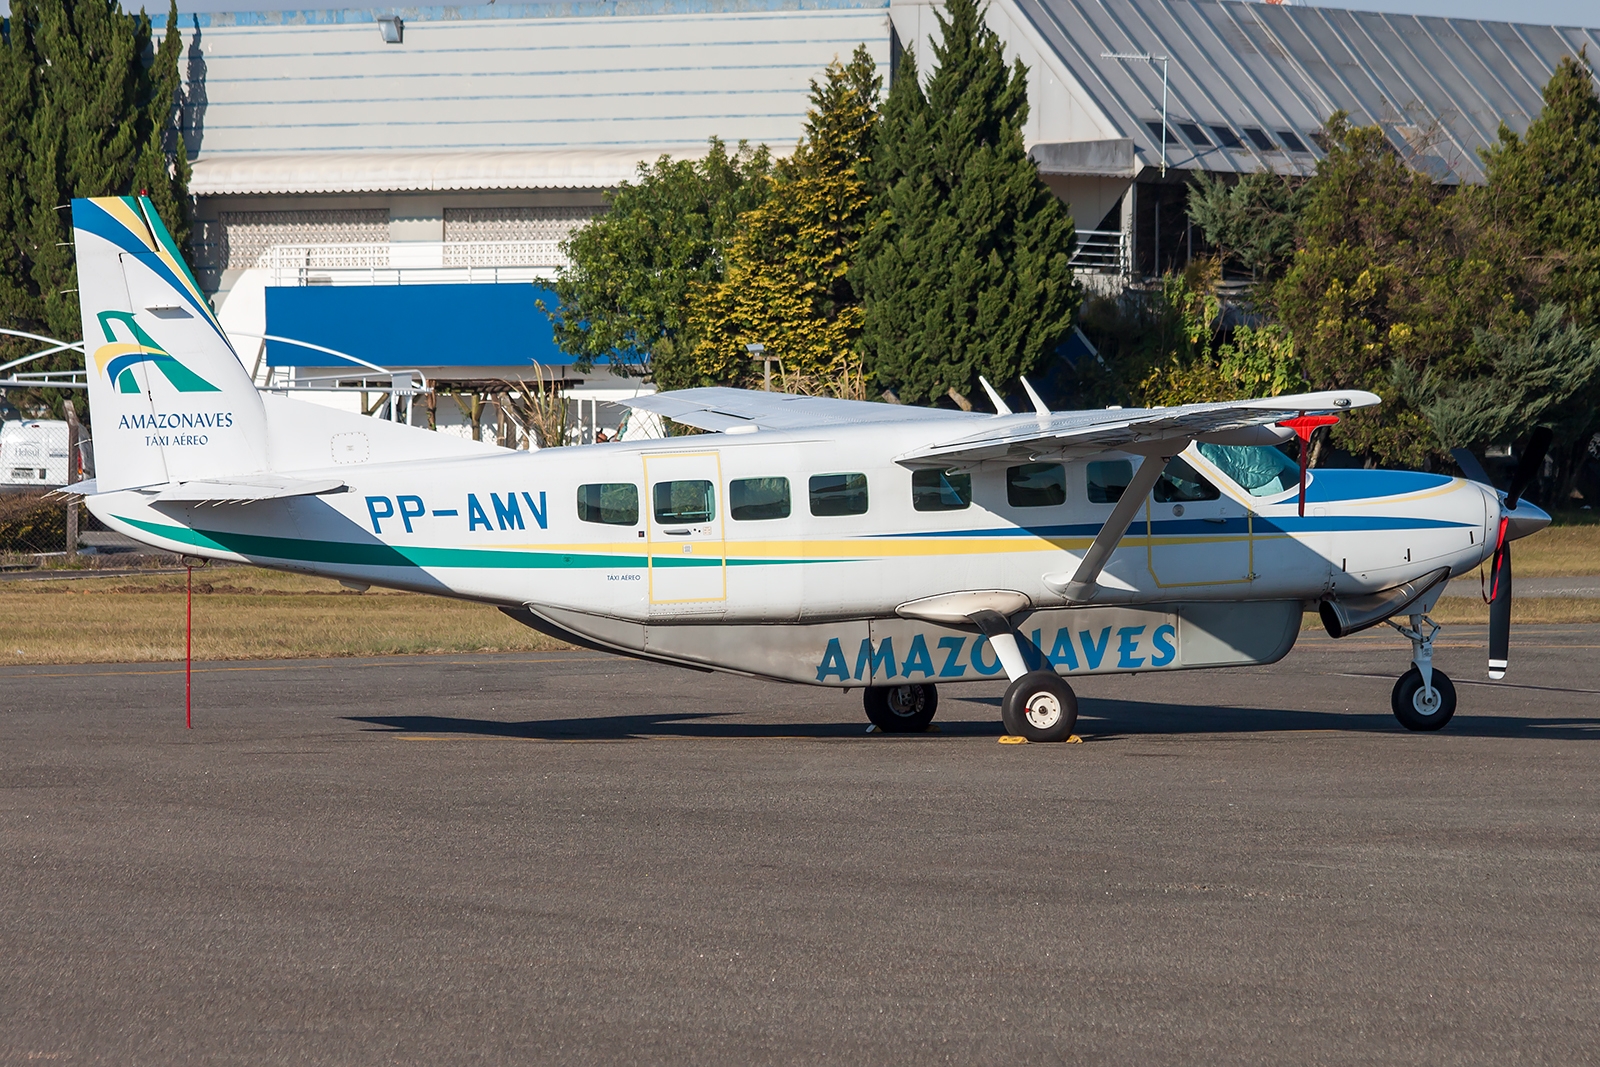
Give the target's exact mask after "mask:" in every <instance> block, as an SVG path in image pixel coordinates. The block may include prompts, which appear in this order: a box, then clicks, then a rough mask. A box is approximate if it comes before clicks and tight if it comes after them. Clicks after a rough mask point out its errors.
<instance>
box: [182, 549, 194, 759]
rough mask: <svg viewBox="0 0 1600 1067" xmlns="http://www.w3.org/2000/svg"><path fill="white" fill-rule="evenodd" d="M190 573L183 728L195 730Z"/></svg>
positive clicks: (184, 650)
mask: <svg viewBox="0 0 1600 1067" xmlns="http://www.w3.org/2000/svg"><path fill="white" fill-rule="evenodd" d="M184 569H185V570H187V571H188V572H189V599H188V603H186V604H185V605H184V623H183V728H184V729H185V730H193V729H194V718H193V713H192V708H193V698H194V568H193V567H185V568H184Z"/></svg>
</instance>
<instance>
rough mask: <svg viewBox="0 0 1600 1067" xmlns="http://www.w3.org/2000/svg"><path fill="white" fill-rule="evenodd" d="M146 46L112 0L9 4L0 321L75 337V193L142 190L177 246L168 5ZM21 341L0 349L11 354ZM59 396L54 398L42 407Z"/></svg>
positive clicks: (174, 70) (176, 39)
mask: <svg viewBox="0 0 1600 1067" xmlns="http://www.w3.org/2000/svg"><path fill="white" fill-rule="evenodd" d="M150 46H151V32H150V20H149V19H148V18H146V17H145V16H144V15H143V14H142V13H141V14H139V15H126V14H123V12H122V11H121V9H120V8H119V7H118V5H117V4H116V3H115V2H108V0H14V2H13V3H12V5H11V17H10V19H9V20H8V24H7V33H6V35H5V40H4V46H3V48H0V166H3V172H0V227H3V232H0V241H3V242H4V250H5V253H6V254H5V257H4V259H5V262H4V263H3V264H0V322H3V324H4V325H6V326H10V327H12V328H15V329H21V330H26V331H28V332H31V333H40V334H48V335H51V336H55V337H62V338H72V337H76V336H77V335H78V332H79V328H80V324H79V317H78V298H77V283H76V281H75V280H74V273H75V272H74V270H73V260H72V248H71V245H70V243H69V242H70V239H71V236H72V234H71V219H70V217H69V215H68V213H67V211H66V210H64V207H63V206H64V205H65V204H66V203H68V201H70V200H71V199H72V198H73V197H75V196H109V195H120V194H128V193H137V192H139V191H141V190H146V191H148V192H149V195H150V197H151V199H152V200H153V201H154V202H155V204H156V207H157V209H158V210H159V211H160V213H161V215H162V218H163V219H164V220H165V221H166V223H167V228H168V229H169V230H170V231H171V232H172V233H173V236H174V237H175V238H177V239H178V240H179V242H180V246H181V245H182V244H183V243H185V242H186V240H187V236H188V233H189V226H190V223H189V210H188V192H187V181H188V161H187V159H186V158H185V155H184V147H183V140H182V137H181V136H180V135H179V132H178V128H177V124H176V104H177V95H178V92H179V80H178V60H179V58H180V54H181V52H182V42H181V39H180V36H179V33H178V28H177V8H176V5H175V4H174V5H172V6H171V7H169V14H168V20H167V28H166V35H165V37H164V39H163V40H162V42H161V45H160V48H159V49H158V50H156V51H155V52H154V53H153V54H152V52H151V47H150ZM147 58H148V59H149V62H148V63H147V62H146V60H147ZM30 344H31V343H30V342H21V341H19V342H16V343H15V344H10V345H5V346H3V347H0V351H7V352H10V353H12V354H13V356H14V355H18V354H21V353H22V352H26V351H28V350H29V349H28V347H25V346H28V345H30ZM80 361H81V357H80V356H78V355H76V354H75V353H71V352H67V353H62V354H60V355H58V356H56V357H53V358H51V357H47V358H46V359H44V360H40V361H38V362H36V363H33V364H29V365H28V367H27V369H28V370H62V369H68V368H71V367H75V366H77V365H78V364H79V362H80ZM21 399H22V400H23V401H27V400H28V399H34V398H27V397H24V398H21ZM44 399H46V400H51V398H48V397H47V398H44ZM58 405H59V398H53V402H51V404H50V406H58Z"/></svg>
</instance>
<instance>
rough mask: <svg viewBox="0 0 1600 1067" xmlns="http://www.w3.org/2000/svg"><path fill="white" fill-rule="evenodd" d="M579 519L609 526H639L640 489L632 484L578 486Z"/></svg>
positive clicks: (601, 483) (616, 483)
mask: <svg viewBox="0 0 1600 1067" xmlns="http://www.w3.org/2000/svg"><path fill="white" fill-rule="evenodd" d="M578 518H580V519H582V520H583V521H584V522H603V523H605V524H606V525H607V526H637V525H638V524H639V487H638V486H637V485H634V484H633V483H631V482H597V483H595V484H593V485H580V486H578Z"/></svg>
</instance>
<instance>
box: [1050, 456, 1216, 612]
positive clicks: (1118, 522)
mask: <svg viewBox="0 0 1600 1067" xmlns="http://www.w3.org/2000/svg"><path fill="white" fill-rule="evenodd" d="M1161 446H1162V452H1168V451H1169V450H1170V454H1167V455H1152V456H1146V457H1145V460H1144V462H1143V463H1141V464H1139V469H1138V470H1136V471H1134V472H1133V481H1131V482H1130V483H1129V484H1128V487H1127V488H1126V489H1124V490H1123V491H1122V496H1121V497H1120V498H1119V499H1118V500H1117V506H1116V507H1115V508H1112V509H1111V517H1110V518H1108V519H1106V521H1105V525H1103V526H1101V527H1100V532H1099V533H1098V534H1096V535H1095V539H1094V543H1093V544H1091V545H1090V546H1089V551H1088V552H1085V553H1084V555H1083V561H1082V562H1081V563H1079V564H1078V569H1077V571H1076V572H1074V573H1073V575H1072V577H1070V578H1068V577H1067V575H1066V574H1065V573H1062V574H1047V575H1045V576H1044V584H1045V585H1047V586H1049V587H1050V588H1051V589H1054V590H1055V591H1056V592H1058V593H1060V594H1061V595H1062V596H1064V597H1066V598H1067V599H1068V600H1070V601H1074V602H1076V603H1088V602H1089V601H1091V600H1093V599H1094V598H1095V594H1096V593H1098V592H1099V591H1100V587H1099V586H1098V585H1097V584H1095V583H1096V581H1097V580H1098V579H1099V577H1100V572H1101V571H1103V570H1105V566H1106V564H1107V563H1108V562H1110V560H1111V553H1113V552H1115V551H1116V550H1117V545H1118V544H1119V543H1121V541H1122V538H1123V535H1124V534H1126V533H1127V532H1128V526H1129V524H1131V523H1132V522H1133V518H1134V516H1135V515H1137V514H1138V513H1139V509H1140V508H1141V507H1143V506H1144V498H1145V497H1147V496H1149V495H1150V490H1152V489H1154V488H1155V485H1156V479H1157V478H1160V477H1161V472H1162V471H1164V470H1166V469H1167V461H1168V460H1170V459H1171V458H1172V457H1173V456H1175V455H1177V454H1178V453H1179V452H1182V451H1183V450H1184V449H1185V448H1188V447H1189V442H1188V441H1187V440H1179V441H1172V440H1167V441H1162V442H1161Z"/></svg>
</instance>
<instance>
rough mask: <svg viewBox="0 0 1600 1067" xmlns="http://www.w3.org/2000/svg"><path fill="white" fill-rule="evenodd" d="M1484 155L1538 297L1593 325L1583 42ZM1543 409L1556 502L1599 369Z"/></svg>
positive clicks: (1599, 122)
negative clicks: (1517, 124) (1551, 437)
mask: <svg viewBox="0 0 1600 1067" xmlns="http://www.w3.org/2000/svg"><path fill="white" fill-rule="evenodd" d="M1484 162H1485V164H1486V167H1485V169H1486V171H1487V172H1488V179H1489V180H1488V185H1487V186H1486V187H1485V189H1484V190H1483V191H1482V194H1481V198H1480V199H1481V201H1482V204H1483V207H1482V210H1484V211H1485V212H1486V214H1487V215H1488V216H1489V220H1488V221H1489V222H1490V224H1491V225H1498V226H1503V227H1504V228H1505V229H1506V230H1508V231H1509V232H1510V235H1511V240H1512V241H1513V242H1514V244H1515V245H1516V246H1517V248H1518V250H1519V251H1520V252H1522V253H1523V255H1524V256H1525V258H1526V259H1527V261H1528V262H1530V263H1531V264H1533V275H1534V283H1535V285H1536V286H1537V290H1538V293H1539V299H1540V300H1541V301H1542V302H1550V303H1554V304H1560V305H1563V306H1564V308H1565V312H1566V314H1567V316H1568V317H1569V318H1570V319H1571V320H1572V321H1573V322H1575V323H1576V324H1577V325H1579V326H1582V327H1583V328H1585V329H1586V330H1587V331H1588V332H1589V334H1590V335H1591V336H1592V335H1595V334H1600V95H1597V93H1596V91H1595V75H1594V70H1593V68H1592V67H1591V66H1590V63H1589V56H1588V53H1587V52H1586V51H1581V52H1579V53H1578V55H1577V56H1567V57H1565V58H1563V59H1562V60H1561V62H1560V64H1558V65H1557V67H1556V71H1555V73H1554V74H1553V75H1552V76H1551V78H1550V81H1549V82H1548V83H1546V85H1545V87H1544V107H1543V108H1542V109H1541V110H1540V112H1539V115H1538V117H1537V118H1535V119H1534V120H1533V122H1532V123H1530V124H1529V126H1528V132H1527V133H1525V134H1524V135H1523V136H1521V137H1518V136H1517V135H1516V134H1514V133H1512V132H1511V131H1510V130H1509V129H1507V128H1506V127H1505V125H1504V124H1502V125H1501V127H1500V140H1499V143H1498V144H1496V145H1495V146H1494V147H1493V148H1492V149H1490V150H1489V151H1488V152H1486V153H1484ZM1544 418H1545V419H1546V420H1547V421H1549V422H1551V423H1553V424H1554V426H1555V430H1556V439H1555V443H1554V445H1553V447H1552V449H1551V455H1552V456H1553V457H1554V458H1555V461H1556V478H1557V484H1558V486H1559V487H1560V488H1559V490H1558V496H1557V500H1556V504H1557V505H1558V506H1563V505H1565V504H1566V502H1567V498H1568V495H1570V493H1571V490H1572V488H1573V486H1574V485H1575V484H1576V481H1577V478H1578V474H1579V472H1580V471H1581V470H1582V468H1583V464H1584V462H1585V460H1586V458H1587V455H1588V450H1589V447H1590V442H1591V441H1592V440H1593V438H1594V436H1595V434H1596V433H1597V432H1600V378H1591V380H1590V381H1589V382H1588V383H1587V386H1586V387H1585V388H1583V389H1580V390H1578V391H1577V392H1576V393H1574V394H1573V395H1572V397H1571V398H1570V399H1569V400H1568V401H1567V402H1566V403H1564V404H1563V405H1561V406H1560V408H1559V409H1556V410H1553V411H1551V412H1549V413H1547V414H1546V415H1545V416H1544Z"/></svg>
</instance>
